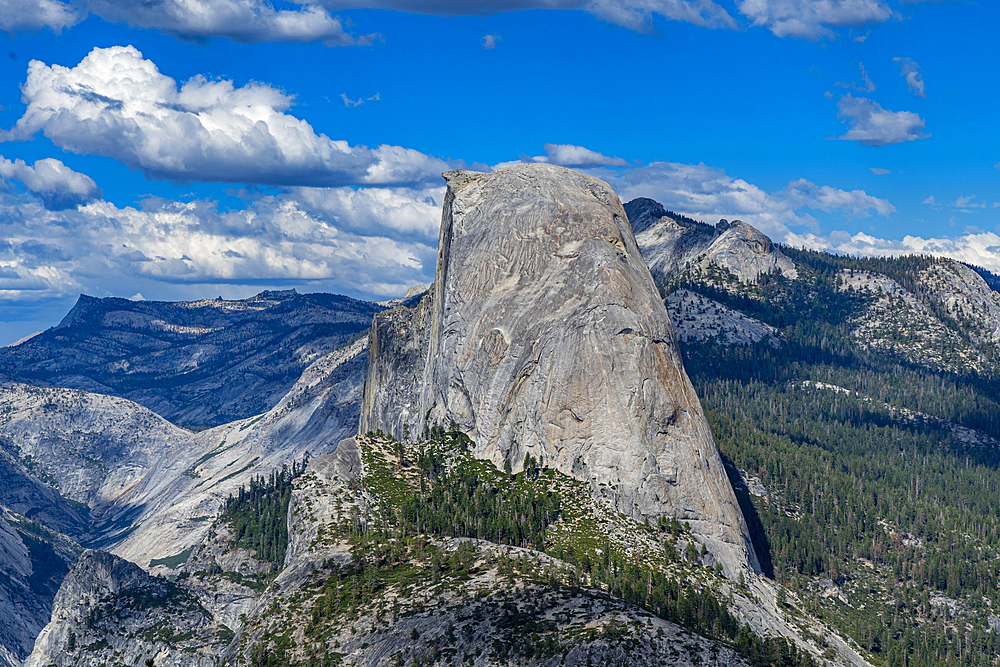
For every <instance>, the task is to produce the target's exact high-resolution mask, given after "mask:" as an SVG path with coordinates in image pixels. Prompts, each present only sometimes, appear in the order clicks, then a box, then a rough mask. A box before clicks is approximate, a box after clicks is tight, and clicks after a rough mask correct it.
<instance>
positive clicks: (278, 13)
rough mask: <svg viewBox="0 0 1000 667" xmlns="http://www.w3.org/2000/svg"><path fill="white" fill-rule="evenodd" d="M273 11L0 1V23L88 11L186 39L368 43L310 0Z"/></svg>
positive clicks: (42, 23)
mask: <svg viewBox="0 0 1000 667" xmlns="http://www.w3.org/2000/svg"><path fill="white" fill-rule="evenodd" d="M298 4H300V5H305V6H303V7H301V8H298V9H282V10H276V9H274V7H273V6H272V5H271V3H269V2H265V1H264V0H144V1H143V2H135V1H134V0H74V1H72V2H61V1H60V0H35V1H32V0H5V2H4V4H3V6H2V7H0V28H3V29H4V30H6V31H8V32H17V31H24V32H31V31H36V30H41V29H42V28H50V29H52V30H54V31H55V32H60V31H61V30H63V29H65V28H69V27H71V26H74V25H76V24H77V23H79V22H80V21H83V20H84V19H85V18H87V16H88V15H90V14H94V15H96V16H99V17H100V18H102V19H104V20H105V21H109V22H112V23H125V24H128V25H130V26H134V27H139V28H149V29H153V30H159V31H160V32H164V33H167V34H168V35H173V36H175V37H179V38H181V39H186V40H198V41H200V40H206V39H209V38H212V37H227V38H229V39H232V40H235V41H238V42H323V43H325V44H327V45H329V46H348V45H353V44H370V43H371V39H370V38H371V36H368V37H367V38H366V37H361V38H355V37H354V36H352V35H350V34H348V33H347V32H346V31H345V30H344V26H343V23H342V22H341V21H340V19H338V18H336V17H334V16H331V15H330V13H329V12H328V11H327V10H326V9H324V8H322V7H319V6H317V5H315V4H310V3H298Z"/></svg>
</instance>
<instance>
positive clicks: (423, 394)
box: [362, 164, 759, 575]
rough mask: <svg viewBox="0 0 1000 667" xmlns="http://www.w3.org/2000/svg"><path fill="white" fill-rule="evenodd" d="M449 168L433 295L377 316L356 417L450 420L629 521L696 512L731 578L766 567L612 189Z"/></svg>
mask: <svg viewBox="0 0 1000 667" xmlns="http://www.w3.org/2000/svg"><path fill="white" fill-rule="evenodd" d="M445 178H446V180H447V181H448V194H447V196H446V199H445V205H444V212H443V216H442V224H441V236H440V241H439V250H438V266H437V277H436V281H435V285H434V290H433V296H432V297H429V298H428V297H425V299H424V301H422V302H421V303H420V304H419V305H418V306H417V307H416V309H405V308H401V309H397V310H395V311H392V312H391V313H387V314H380V315H377V316H376V318H375V324H374V325H373V328H372V331H373V335H372V347H371V350H370V361H369V366H368V375H367V377H366V388H365V401H364V405H363V407H362V415H363V416H362V428H363V429H365V430H376V429H382V430H383V431H386V432H390V433H392V434H393V435H394V436H396V437H397V438H399V437H403V435H404V433H403V431H404V430H405V429H408V430H409V432H411V433H414V434H416V433H419V432H420V430H422V429H423V428H424V427H425V426H427V425H428V424H442V425H447V424H449V423H450V422H451V421H455V422H457V423H458V425H459V426H460V427H461V428H462V430H463V431H465V432H466V433H468V434H470V436H471V437H472V438H473V440H474V441H475V442H476V450H475V453H476V455H477V456H479V457H481V458H486V459H489V460H491V461H492V462H493V463H494V464H496V465H497V466H498V467H501V468H502V467H503V466H504V464H505V462H508V461H509V462H510V464H511V467H512V468H513V469H514V470H515V471H517V470H519V469H520V468H521V465H522V462H523V461H524V458H525V456H526V455H527V454H531V455H532V456H533V457H535V458H536V459H538V460H539V461H540V463H541V464H542V465H546V466H550V467H553V468H556V469H558V470H560V471H562V472H564V473H566V474H570V475H572V476H574V477H576V478H578V479H582V480H586V481H589V482H590V483H591V484H592V488H593V489H594V491H595V492H597V493H603V494H606V495H608V496H609V497H611V498H612V499H613V501H614V502H615V504H616V506H617V507H618V508H619V509H620V510H621V511H623V512H625V513H627V514H629V515H631V516H633V517H636V518H642V517H654V518H655V517H657V516H660V515H667V516H675V517H678V518H679V519H681V520H686V521H689V522H690V524H691V526H692V529H693V530H695V531H696V532H697V533H699V534H700V536H701V538H702V539H703V540H704V542H705V543H706V545H707V546H708V547H709V549H710V550H711V551H712V552H713V553H714V554H715V555H716V556H717V557H718V558H719V559H720V560H721V562H722V563H723V565H724V567H725V569H726V571H727V572H728V573H729V574H731V575H734V574H735V572H736V571H737V570H739V569H740V568H745V567H746V566H747V565H748V564H749V565H750V566H751V567H753V568H754V569H755V570H757V569H759V567H758V564H757V560H756V556H755V555H754V552H753V549H752V547H751V546H750V545H751V543H750V538H749V535H748V532H747V529H746V525H745V522H744V519H743V515H742V514H741V512H740V509H739V506H738V505H737V502H736V498H735V496H734V494H733V490H732V487H731V486H730V484H729V481H728V478H727V477H726V473H725V471H724V469H723V466H722V462H721V460H720V457H719V454H718V451H717V449H716V446H715V442H714V440H713V438H712V434H711V432H710V430H709V427H708V423H707V421H706V419H705V416H704V413H703V412H702V410H701V405H700V403H699V401H698V398H697V396H696V395H695V393H694V390H693V388H692V386H691V383H690V381H689V380H688V378H687V375H686V374H685V372H684V368H683V366H682V363H681V360H680V358H679V354H678V350H677V343H676V339H675V336H674V332H673V330H672V328H671V325H670V320H669V318H668V315H667V312H666V309H665V307H664V305H663V302H662V301H661V300H660V297H659V294H658V293H657V290H656V287H655V286H654V284H653V280H652V277H651V275H650V273H649V270H648V269H647V268H646V265H645V263H644V262H643V258H642V255H641V254H640V252H639V248H638V246H637V245H636V242H635V237H634V236H633V234H632V230H631V228H630V227H629V222H628V219H627V217H626V215H625V211H624V210H623V209H622V205H621V203H620V201H619V200H618V197H617V196H616V195H615V193H614V192H613V191H612V190H611V189H610V187H609V186H608V185H607V184H605V183H604V182H602V181H599V180H597V179H594V178H591V177H588V176H585V175H583V174H579V173H577V172H573V171H571V170H568V169H564V168H561V167H555V166H551V165H540V164H530V165H528V164H525V165H515V166H512V167H507V168H505V169H500V170H498V171H495V172H493V173H491V174H480V173H475V172H468V171H458V172H450V173H448V174H445ZM402 322H406V323H407V324H406V326H405V327H404V326H402V325H401V324H400V323H402ZM393 327H395V328H393ZM390 329H391V330H392V331H394V332H396V334H397V335H396V336H395V337H390V336H386V335H382V334H381V332H386V333H388V331H389V330H390ZM404 329H405V331H406V332H411V333H415V334H416V336H415V337H413V338H406V337H405V335H404V333H403V331H404ZM411 347H413V348H424V352H423V354H422V355H416V354H411V351H412V350H411ZM421 356H422V357H423V358H422V359H421V358H420V357H421ZM397 362H398V364H399V365H398V367H396V364H397ZM421 368H422V374H421V378H420V381H419V382H418V381H417V373H418V372H419V371H420V370H421ZM394 377H398V378H402V379H403V380H404V381H403V383H402V385H398V384H393V382H392V378H394Z"/></svg>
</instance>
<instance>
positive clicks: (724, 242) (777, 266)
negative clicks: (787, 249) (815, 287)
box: [701, 220, 798, 283]
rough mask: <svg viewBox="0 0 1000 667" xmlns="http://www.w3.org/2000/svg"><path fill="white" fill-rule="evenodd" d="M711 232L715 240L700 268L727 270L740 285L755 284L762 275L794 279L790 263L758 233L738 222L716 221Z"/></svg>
mask: <svg viewBox="0 0 1000 667" xmlns="http://www.w3.org/2000/svg"><path fill="white" fill-rule="evenodd" d="M715 231H716V234H717V235H718V236H717V237H716V239H715V240H714V241H712V245H710V246H709V247H708V250H707V251H706V252H705V258H704V259H703V260H702V261H701V264H702V266H706V265H708V264H714V265H715V266H719V267H722V268H725V269H728V270H729V271H730V272H731V273H733V274H734V275H735V276H736V277H737V278H738V279H739V281H740V282H742V283H753V282H756V281H757V278H758V277H759V276H760V275H761V274H762V273H780V274H781V275H783V276H784V277H786V278H790V279H792V280H794V279H795V278H797V277H798V272H797V271H796V269H795V265H794V264H793V263H792V260H790V259H788V257H786V256H785V255H784V253H782V252H781V251H780V250H778V249H777V248H775V247H774V244H773V243H771V239H770V238H768V237H767V236H766V235H765V234H764V233H762V232H761V231H760V230H758V229H756V228H754V227H751V226H750V225H748V224H746V223H745V222H743V221H741V220H733V221H732V222H727V221H725V220H720V221H719V224H718V225H716V226H715Z"/></svg>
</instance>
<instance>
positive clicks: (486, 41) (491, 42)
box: [483, 35, 500, 49]
mask: <svg viewBox="0 0 1000 667" xmlns="http://www.w3.org/2000/svg"><path fill="white" fill-rule="evenodd" d="M498 41H500V36H499V35H483V48H484V49H495V48H496V45H497V42H498Z"/></svg>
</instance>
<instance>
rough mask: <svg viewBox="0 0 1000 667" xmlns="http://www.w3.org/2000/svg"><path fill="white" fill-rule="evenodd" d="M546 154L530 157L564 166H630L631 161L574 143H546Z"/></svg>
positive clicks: (533, 159)
mask: <svg viewBox="0 0 1000 667" xmlns="http://www.w3.org/2000/svg"><path fill="white" fill-rule="evenodd" d="M542 148H544V149H545V155H537V156H535V157H532V158H528V159H529V160H530V161H532V162H548V163H549V164H558V165H561V166H563V167H629V166H631V164H632V163H631V162H629V161H628V160H623V159H622V158H620V157H609V156H607V155H603V154H601V153H598V152H597V151H592V150H590V149H589V148H584V147H583V146H574V145H573V144H545V145H544V146H542Z"/></svg>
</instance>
